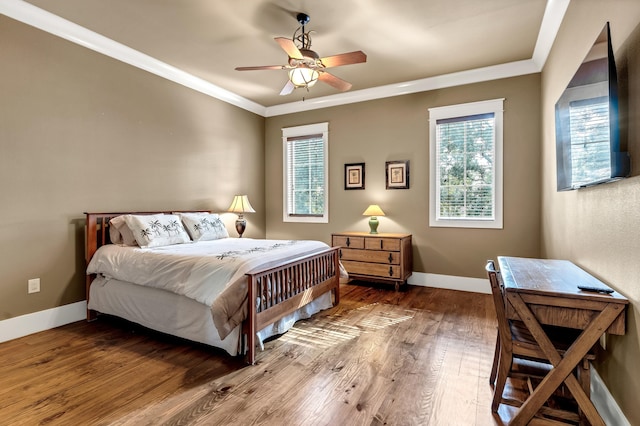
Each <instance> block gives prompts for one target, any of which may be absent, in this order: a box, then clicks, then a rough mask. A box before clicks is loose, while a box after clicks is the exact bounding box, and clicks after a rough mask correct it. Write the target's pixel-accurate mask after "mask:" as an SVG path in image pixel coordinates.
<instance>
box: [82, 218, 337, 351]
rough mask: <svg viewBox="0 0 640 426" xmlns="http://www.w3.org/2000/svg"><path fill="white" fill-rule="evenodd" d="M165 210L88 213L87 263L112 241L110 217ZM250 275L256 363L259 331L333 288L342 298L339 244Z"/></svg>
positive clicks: (250, 329)
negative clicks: (257, 334)
mask: <svg viewBox="0 0 640 426" xmlns="http://www.w3.org/2000/svg"><path fill="white" fill-rule="evenodd" d="M172 212H176V211H175V210H173V211H165V212H124V213H85V214H86V217H87V222H86V251H85V258H86V261H87V265H88V264H89V261H90V260H91V258H92V257H93V255H94V253H95V252H96V250H98V248H99V247H101V246H103V245H105V244H110V243H111V241H110V237H109V226H110V225H109V221H110V220H111V219H112V218H114V217H116V216H119V215H122V214H159V213H165V214H169V213H172ZM94 278H95V276H92V275H87V278H86V295H87V303H89V288H90V287H91V283H92V282H93V279H94ZM247 278H248V289H249V290H248V291H249V294H248V300H249V301H253V303H249V310H248V311H249V314H248V317H247V319H245V321H244V322H243V325H242V331H243V333H244V336H243V338H242V343H243V345H244V344H245V343H246V349H245V348H244V347H243V348H242V350H243V351H245V350H246V359H247V362H248V363H250V364H254V363H255V346H256V337H257V336H256V333H257V332H258V331H259V330H261V329H262V328H264V327H265V326H267V325H269V324H271V323H273V322H275V321H278V320H279V319H281V318H282V317H284V316H285V315H287V314H290V313H292V312H294V311H295V310H296V309H299V308H301V307H302V306H304V305H306V304H308V303H309V302H311V301H312V300H314V299H316V298H318V297H319V296H320V295H322V294H324V293H326V292H328V291H333V295H334V301H335V302H334V303H335V304H336V305H337V304H338V303H339V301H340V267H339V261H338V248H327V249H326V250H323V251H320V252H317V253H313V254H310V255H306V256H301V257H297V258H294V259H287V260H285V261H282V262H278V263H273V264H269V265H267V266H264V267H262V268H260V270H254V271H251V272H250V273H249V274H247ZM95 317H96V313H95V312H93V311H91V310H89V309H87V321H91V320H93V319H95Z"/></svg>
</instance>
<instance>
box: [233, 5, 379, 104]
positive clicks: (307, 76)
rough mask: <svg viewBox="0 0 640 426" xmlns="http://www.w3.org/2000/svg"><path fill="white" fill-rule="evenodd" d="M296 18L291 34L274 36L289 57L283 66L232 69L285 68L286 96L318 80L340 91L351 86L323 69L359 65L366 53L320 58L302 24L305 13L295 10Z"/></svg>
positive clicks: (358, 51)
mask: <svg viewBox="0 0 640 426" xmlns="http://www.w3.org/2000/svg"><path fill="white" fill-rule="evenodd" d="M296 19H297V20H298V22H299V23H300V27H299V28H298V29H297V30H296V31H295V32H294V34H293V37H292V38H291V39H288V38H286V37H276V38H275V41H276V42H278V44H279V45H280V47H282V49H283V50H284V51H285V52H286V53H287V55H288V56H289V60H288V62H287V64H286V65H264V66H256V67H237V68H236V71H255V70H289V81H287V84H285V86H284V87H283V89H282V91H281V92H280V95H288V94H290V93H291V92H293V91H294V90H295V89H297V88H300V87H304V88H306V89H307V90H309V87H312V86H313V85H315V84H316V82H318V80H320V81H322V82H324V83H327V84H328V85H330V86H333V87H335V88H336V89H338V90H340V91H342V92H344V91H347V90H349V89H351V83H349V82H347V81H344V80H342V79H340V78H338V77H336V76H335V75H333V74H330V73H329V72H327V70H326V69H327V68H331V67H339V66H341V65H351V64H359V63H362V62H367V55H365V54H364V52H362V51H361V50H357V51H355V52H349V53H341V54H339V55H333V56H327V57H324V58H321V57H320V56H319V55H318V54H317V53H316V52H314V51H313V50H311V37H310V36H309V33H310V31H309V32H307V31H305V25H306V24H307V23H309V20H310V19H311V18H310V17H309V15H307V14H306V13H298V15H297V16H296Z"/></svg>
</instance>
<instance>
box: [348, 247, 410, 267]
mask: <svg viewBox="0 0 640 426" xmlns="http://www.w3.org/2000/svg"><path fill="white" fill-rule="evenodd" d="M340 260H355V261H358V262H371V263H383V264H387V265H389V264H390V265H399V264H400V253H399V252H397V251H380V250H356V249H346V248H342V249H340Z"/></svg>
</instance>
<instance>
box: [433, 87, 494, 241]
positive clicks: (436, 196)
mask: <svg viewBox="0 0 640 426" xmlns="http://www.w3.org/2000/svg"><path fill="white" fill-rule="evenodd" d="M503 102H504V99H495V100H491V101H483V102H473V103H468V104H461V105H452V106H446V107H439V108H430V109H429V153H430V154H429V155H430V185H429V199H430V203H429V226H442V227H459V228H499V229H501V228H502V107H503Z"/></svg>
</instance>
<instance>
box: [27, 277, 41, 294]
mask: <svg viewBox="0 0 640 426" xmlns="http://www.w3.org/2000/svg"><path fill="white" fill-rule="evenodd" d="M39 291H40V278H33V279H31V280H29V287H28V292H29V294H31V293H38V292H39Z"/></svg>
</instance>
